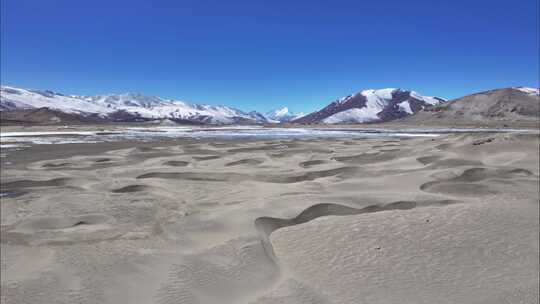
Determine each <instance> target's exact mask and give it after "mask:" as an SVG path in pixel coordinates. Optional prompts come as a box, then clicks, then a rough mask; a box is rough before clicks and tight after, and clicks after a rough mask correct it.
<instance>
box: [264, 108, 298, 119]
mask: <svg viewBox="0 0 540 304" xmlns="http://www.w3.org/2000/svg"><path fill="white" fill-rule="evenodd" d="M302 116H304V113H292V112H290V111H289V108H287V107H283V108H281V109H277V110H273V111H270V112H268V113H266V118H267V119H268V121H269V122H274V123H280V122H289V121H291V120H294V119H297V118H300V117H302Z"/></svg>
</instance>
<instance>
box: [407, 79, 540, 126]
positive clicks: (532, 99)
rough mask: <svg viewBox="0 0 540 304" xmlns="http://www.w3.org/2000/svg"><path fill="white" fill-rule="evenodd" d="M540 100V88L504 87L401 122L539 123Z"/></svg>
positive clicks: (431, 108) (433, 123)
mask: <svg viewBox="0 0 540 304" xmlns="http://www.w3.org/2000/svg"><path fill="white" fill-rule="evenodd" d="M539 119H540V97H539V90H538V89H536V88H525V87H518V88H504V89H496V90H491V91H485V92H480V93H476V94H471V95H468V96H465V97H461V98H457V99H454V100H451V101H448V102H446V103H444V104H440V105H438V106H435V107H429V108H425V109H423V110H422V111H420V112H419V113H417V114H416V115H414V116H411V117H408V118H406V119H403V120H400V121H397V122H400V123H407V124H411V123H414V124H426V125H436V124H441V125H467V124H470V125H501V126H502V125H504V124H513V123H520V122H521V123H531V124H534V123H538V122H539Z"/></svg>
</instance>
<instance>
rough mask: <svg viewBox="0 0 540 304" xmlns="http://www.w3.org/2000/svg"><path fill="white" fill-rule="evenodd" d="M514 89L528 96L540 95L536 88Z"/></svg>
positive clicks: (539, 90)
mask: <svg viewBox="0 0 540 304" xmlns="http://www.w3.org/2000/svg"><path fill="white" fill-rule="evenodd" d="M515 89H516V90H518V91H521V92H523V93H527V94H529V95H540V89H538V88H527V87H517V88H515Z"/></svg>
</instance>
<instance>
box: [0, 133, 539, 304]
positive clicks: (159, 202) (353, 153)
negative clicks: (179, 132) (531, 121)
mask: <svg viewBox="0 0 540 304" xmlns="http://www.w3.org/2000/svg"><path fill="white" fill-rule="evenodd" d="M2 152H3V153H4V154H5V155H4V157H3V158H2V159H1V161H2V172H1V187H2V191H3V193H4V197H2V199H1V204H0V207H1V290H2V292H1V300H2V301H1V302H2V303H6V304H8V303H162V304H169V303H171V304H172V303H336V304H337V303H537V302H538V292H539V290H538V284H539V275H538V266H539V265H538V256H539V244H538V239H539V155H538V154H539V137H538V135H537V134H459V135H441V136H440V137H437V138H413V139H355V140H352V139H320V140H271V141H264V140H251V141H250V140H241V141H225V140H223V141H216V140H202V141H197V140H189V139H182V140H169V141H161V142H152V143H144V142H114V143H95V144H66V145H41V146H33V147H30V148H28V149H24V150H21V151H9V150H6V151H2Z"/></svg>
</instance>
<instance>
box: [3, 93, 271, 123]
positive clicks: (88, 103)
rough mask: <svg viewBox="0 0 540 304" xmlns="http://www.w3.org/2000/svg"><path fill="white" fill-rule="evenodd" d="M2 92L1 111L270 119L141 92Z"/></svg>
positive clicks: (111, 117)
mask: <svg viewBox="0 0 540 304" xmlns="http://www.w3.org/2000/svg"><path fill="white" fill-rule="evenodd" d="M0 93H1V94H0V110H2V111H13V110H19V111H20V110H29V109H38V108H48V109H50V110H54V111H60V112H63V113H66V114H70V115H78V116H81V118H82V120H88V119H91V118H95V119H96V120H98V121H103V120H105V121H117V122H132V121H149V120H159V119H169V120H172V121H175V122H180V123H195V124H235V123H266V122H267V119H266V118H265V117H264V115H262V114H260V113H258V112H255V111H252V112H244V111H241V110H238V109H236V108H232V107H227V106H213V105H204V104H188V103H185V102H182V101H178V100H170V99H163V98H160V97H156V96H146V95H142V94H139V93H125V94H109V95H97V96H77V95H64V94H61V93H56V92H53V91H38V90H27V89H19V88H13V87H7V86H2V87H1V88H0Z"/></svg>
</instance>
